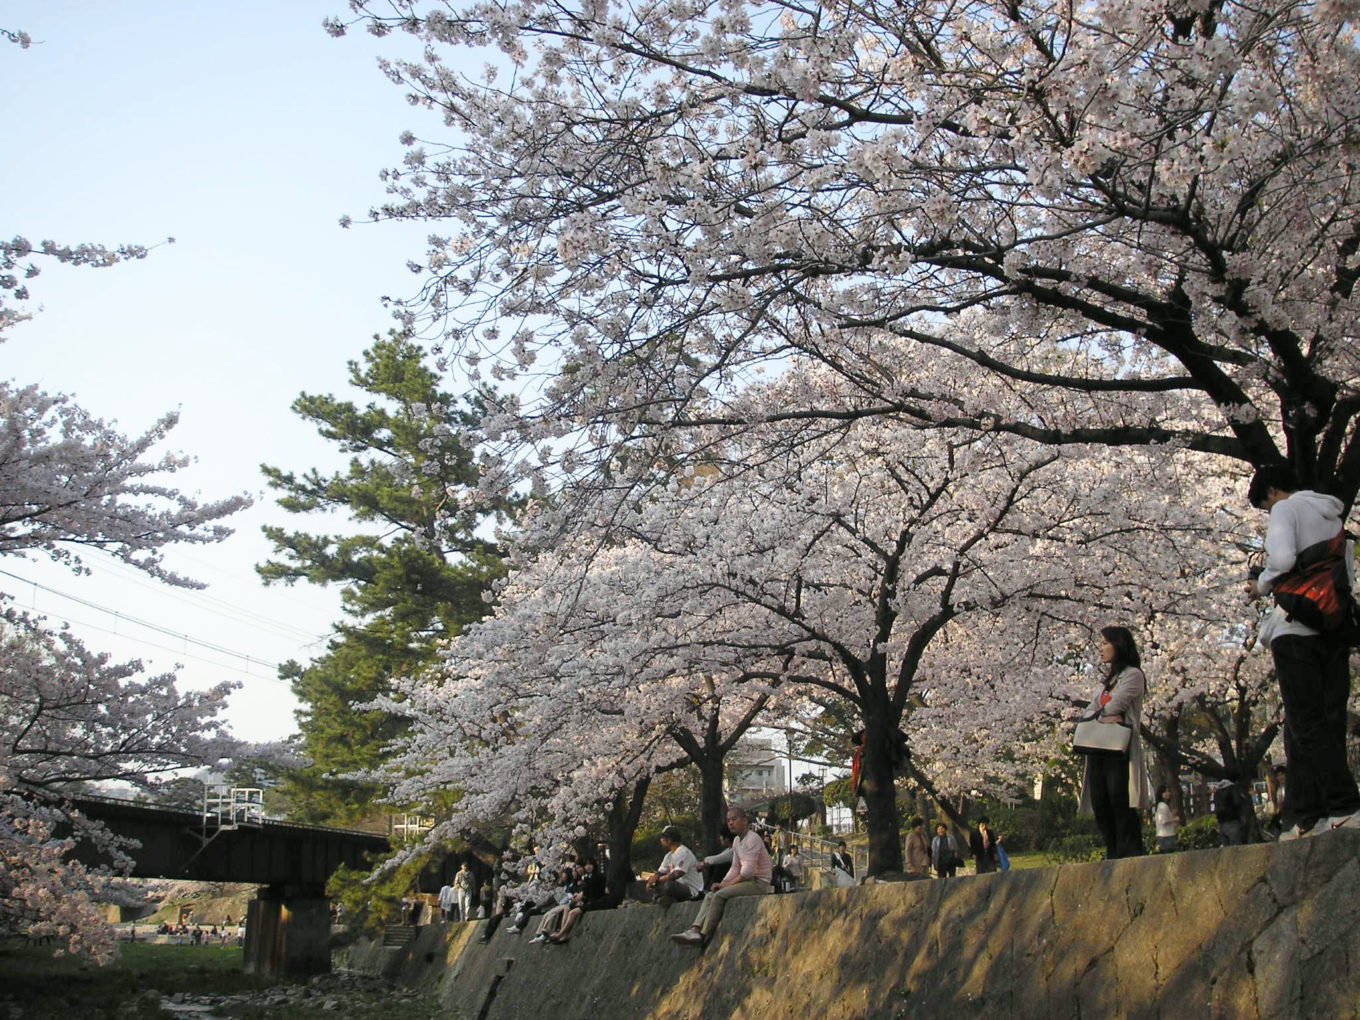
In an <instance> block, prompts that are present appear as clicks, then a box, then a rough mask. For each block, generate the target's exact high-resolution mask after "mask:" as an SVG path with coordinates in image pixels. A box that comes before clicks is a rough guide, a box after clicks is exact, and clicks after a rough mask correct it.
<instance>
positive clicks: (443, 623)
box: [257, 334, 513, 824]
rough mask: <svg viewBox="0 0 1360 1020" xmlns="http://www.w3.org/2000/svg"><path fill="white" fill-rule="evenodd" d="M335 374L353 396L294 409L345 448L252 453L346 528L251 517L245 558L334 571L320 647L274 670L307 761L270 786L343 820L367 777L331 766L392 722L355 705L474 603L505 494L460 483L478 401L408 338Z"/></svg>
mask: <svg viewBox="0 0 1360 1020" xmlns="http://www.w3.org/2000/svg"><path fill="white" fill-rule="evenodd" d="M349 370H350V383H351V385H353V386H354V387H355V388H356V389H358V390H360V391H362V392H363V393H364V394H367V395H368V396H370V397H371V398H373V399H371V400H369V401H368V402H367V403H365V404H364V405H363V406H360V405H359V404H357V403H355V402H353V401H350V400H343V399H340V398H337V397H335V396H329V395H327V396H318V395H312V394H303V395H301V396H300V397H298V399H297V400H296V401H294V403H293V410H294V411H295V412H296V413H297V414H298V415H300V416H301V417H302V418H304V419H305V420H307V421H309V422H312V423H313V424H315V426H316V428H317V431H318V432H319V433H320V434H321V435H322V436H323V437H324V438H326V439H327V440H330V441H332V442H334V443H336V444H337V445H338V446H339V448H340V449H341V450H342V451H343V452H345V453H347V454H350V455H351V458H350V462H349V465H348V467H347V468H346V469H345V470H343V471H338V472H336V473H334V474H329V475H326V474H322V473H321V472H320V471H317V470H315V469H313V470H310V471H307V472H306V473H304V474H302V475H297V474H294V473H293V472H288V471H284V470H282V469H280V468H276V467H270V466H268V465H263V466H262V470H263V472H264V474H265V477H266V478H267V479H268V481H269V484H270V485H271V486H272V487H274V488H275V489H277V490H279V491H280V492H281V493H282V495H281V496H280V497H279V500H278V503H279V505H280V506H282V507H283V508H284V509H285V510H288V511H289V512H291V513H296V514H319V513H337V512H338V513H342V514H344V515H346V516H347V517H348V519H349V520H350V521H351V522H353V524H354V525H356V526H357V530H355V531H354V532H353V533H323V534H317V533H313V532H309V531H289V530H286V529H284V528H279V527H266V528H265V529H264V531H265V535H266V537H268V538H269V540H270V541H271V542H272V543H273V545H274V550H275V554H276V558H274V559H270V560H269V561H267V562H266V563H264V564H262V565H260V566H259V567H258V568H257V569H258V571H259V574H260V576H261V577H262V578H263V579H264V580H265V582H266V583H284V584H293V583H296V582H297V581H299V580H303V581H307V582H309V583H312V584H320V585H331V584H335V585H341V586H343V593H342V602H343V606H344V610H345V614H346V617H347V618H346V619H345V620H344V621H342V622H340V623H338V624H337V625H336V627H335V634H334V636H333V637H332V638H331V640H330V643H329V647H328V649H327V651H326V652H325V653H324V654H322V655H321V656H319V657H318V658H316V659H315V660H313V661H312V662H311V663H310V664H307V665H305V666H304V665H301V664H299V663H296V662H290V663H287V664H285V665H284V667H283V668H282V670H281V675H282V676H283V677H284V679H287V680H289V681H290V682H291V683H292V685H293V689H294V691H295V693H296V694H297V696H298V699H299V700H300V701H301V702H302V705H303V707H302V708H301V709H300V710H299V711H298V713H297V716H298V725H299V730H300V734H301V738H302V748H301V750H302V751H303V753H304V754H305V755H306V756H307V757H308V758H309V759H310V761H311V763H310V764H309V765H308V766H306V767H304V768H302V769H299V770H295V771H292V772H289V773H288V774H287V775H286V776H285V777H284V781H283V783H282V789H281V791H280V793H281V794H282V795H283V798H284V800H285V802H286V804H287V805H288V811H289V813H290V815H291V816H292V817H294V818H295V819H297V820H300V821H309V822H329V823H341V824H356V823H358V822H360V821H362V819H363V818H364V816H365V815H366V814H368V813H369V812H370V811H371V805H372V802H373V799H374V795H375V793H376V792H377V791H376V788H375V787H374V786H372V785H371V784H367V783H363V782H359V781H355V780H345V779H340V778H337V777H339V776H342V775H344V774H346V773H350V772H354V771H356V770H359V769H365V768H369V767H371V766H374V765H376V764H377V763H378V762H379V761H380V760H381V759H382V755H383V748H384V747H385V745H386V744H387V743H388V742H389V741H390V740H392V739H393V738H394V737H395V736H397V735H398V734H399V733H400V732H401V724H400V723H399V722H398V721H396V720H394V719H393V718H392V717H390V716H389V715H387V714H386V713H382V712H373V711H363V710H361V709H359V708H358V707H356V706H359V705H362V704H364V703H366V702H369V701H371V700H372V699H373V698H375V697H377V696H379V695H381V694H386V693H388V691H389V687H390V680H391V678H392V677H394V676H399V675H401V676H405V675H411V674H413V673H416V672H419V671H420V670H421V669H423V668H424V667H425V666H426V665H428V664H429V663H430V662H431V660H432V658H433V656H434V654H435V650H436V648H437V646H438V644H439V642H440V641H442V640H444V639H446V638H448V637H452V636H453V635H456V634H457V633H459V632H460V631H461V630H462V628H463V627H465V626H467V625H468V624H469V623H472V622H473V621H475V620H477V619H479V618H480V617H481V616H482V614H483V613H484V612H485V608H486V603H485V600H484V597H483V596H484V594H485V593H486V591H487V590H488V588H489V586H490V585H491V583H492V582H493V581H494V580H495V579H496V578H498V577H500V576H501V575H502V574H503V573H504V567H503V565H502V561H501V556H500V550H499V548H498V547H497V545H496V543H495V541H494V539H493V538H492V537H490V533H491V531H492V526H493V525H494V523H495V522H496V521H498V520H501V519H503V518H504V517H505V516H506V515H507V514H508V513H509V512H510V511H511V510H512V509H513V507H512V506H511V505H510V504H508V503H505V502H501V503H498V504H492V505H488V504H486V503H485V502H483V501H480V500H478V499H476V498H475V493H476V487H477V479H478V469H477V464H476V459H475V447H476V443H477V440H478V436H479V432H478V425H479V422H480V420H481V412H482V408H483V404H482V403H481V400H480V396H479V395H475V394H474V395H471V396H469V397H465V398H464V399H463V400H461V401H459V400H457V399H456V398H454V397H452V396H451V395H449V394H447V393H444V392H442V391H441V390H440V388H439V378H438V376H437V375H436V374H435V373H434V372H433V371H432V370H431V369H430V368H429V367H428V366H427V365H426V364H425V363H424V361H423V357H422V352H421V350H420V348H418V347H417V346H416V345H414V344H412V343H410V342H409V341H406V340H404V339H402V338H400V337H399V336H397V335H395V334H394V335H390V336H388V337H386V338H375V341H374V343H373V345H372V346H371V347H370V348H369V349H368V350H366V351H364V353H363V356H362V361H361V362H350V364H349Z"/></svg>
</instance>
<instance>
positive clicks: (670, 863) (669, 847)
mask: <svg viewBox="0 0 1360 1020" xmlns="http://www.w3.org/2000/svg"><path fill="white" fill-rule="evenodd" d="M661 845H662V846H664V847H665V848H666V856H665V857H663V858H661V866H660V867H659V868H657V869H656V874H655V875H653V876H652V877H651V878H649V879H647V890H648V892H651V893H653V894H655V896H656V899H657V902H658V903H661V904H662V905H663V906H667V905H669V904H671V903H683V902H684V901H686V900H697V899H698V898H699V897H700V896H702V895H703V894H704V879H703V876H702V875H700V874H699V861H698V858H696V857H695V856H694V851H693V850H691V849H690V848H689V847H687V846H685V844H684V841H683V840H682V839H681V837H680V830H679V829H677V828H676V827H675V826H674V825H668V826H666V827H665V828H664V829H662V830H661Z"/></svg>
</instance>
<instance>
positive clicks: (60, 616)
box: [44, 613, 287, 684]
mask: <svg viewBox="0 0 1360 1020" xmlns="http://www.w3.org/2000/svg"><path fill="white" fill-rule="evenodd" d="M44 615H47V616H50V617H52V618H53V619H57V620H60V621H62V622H63V623H69V624H74V625H76V626H78V627H82V628H86V629H89V630H95V631H98V632H99V633H101V634H112V635H113V636H114V637H118V638H123V639H124V640H128V641H132V642H134V643H136V644H138V645H144V646H146V647H147V648H158V649H160V650H161V651H163V652H169V653H170V654H171V655H174V656H176V657H177V658H182V659H193V660H194V661H195V662H202V663H204V664H205V665H208V666H213V667H216V668H217V669H225V670H229V671H230V672H232V673H239V674H241V675H242V676H244V677H248V678H249V679H251V680H259V679H264V680H270V681H272V682H273V683H280V684H281V683H286V682H287V681H285V680H283V679H282V678H281V677H280V676H279V674H278V667H277V666H275V665H274V664H273V663H270V662H265V661H264V660H262V659H255V658H252V657H250V656H248V655H240V653H234V654H236V655H237V656H238V657H239V658H241V659H244V660H245V667H244V668H242V667H241V666H234V665H232V664H231V663H229V662H221V661H219V660H217V659H205V658H204V657H203V656H201V655H195V654H194V653H193V652H191V651H188V650H187V649H183V648H171V647H170V646H169V645H163V644H160V643H158V642H156V641H152V640H150V639H149V638H145V637H141V636H133V635H131V634H125V633H122V632H120V631H117V630H110V629H109V628H108V627H101V626H99V624H97V623H90V622H89V621H88V620H80V619H77V618H76V617H74V616H68V615H66V614H65V613H50V614H44ZM251 663H254V664H255V665H257V666H269V667H271V668H272V669H273V673H272V674H267V673H252V672H251V671H250V665H251Z"/></svg>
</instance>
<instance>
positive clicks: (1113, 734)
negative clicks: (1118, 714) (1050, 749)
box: [1072, 719, 1133, 755]
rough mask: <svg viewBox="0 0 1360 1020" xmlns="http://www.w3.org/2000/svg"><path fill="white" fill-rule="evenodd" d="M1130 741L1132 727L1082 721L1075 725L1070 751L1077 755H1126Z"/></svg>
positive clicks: (1092, 720) (1089, 720)
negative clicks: (1075, 729)
mask: <svg viewBox="0 0 1360 1020" xmlns="http://www.w3.org/2000/svg"><path fill="white" fill-rule="evenodd" d="M1131 739H1133V727H1132V726H1130V725H1129V724H1128V723H1122V722H1121V723H1103V722H1099V721H1097V720H1095V719H1083V720H1082V721H1081V722H1079V723H1077V731H1076V733H1074V734H1073V735H1072V750H1074V751H1076V752H1077V754H1110V755H1116V754H1117V755H1126V754H1128V753H1129V741H1130V740H1131Z"/></svg>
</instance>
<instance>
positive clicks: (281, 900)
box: [245, 885, 331, 977]
mask: <svg viewBox="0 0 1360 1020" xmlns="http://www.w3.org/2000/svg"><path fill="white" fill-rule="evenodd" d="M330 938H331V918H330V901H329V900H327V899H326V896H325V893H324V891H323V890H322V889H320V888H318V887H316V886H310V885H304V886H292V885H271V886H267V887H265V888H262V889H261V890H260V892H259V895H258V897H257V898H256V899H253V900H251V901H250V904H249V906H248V908H247V912H246V945H245V972H246V973H247V974H268V975H271V976H283V975H287V976H290V977H306V976H308V975H311V974H325V973H328V972H329V971H330V969H331V949H330Z"/></svg>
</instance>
